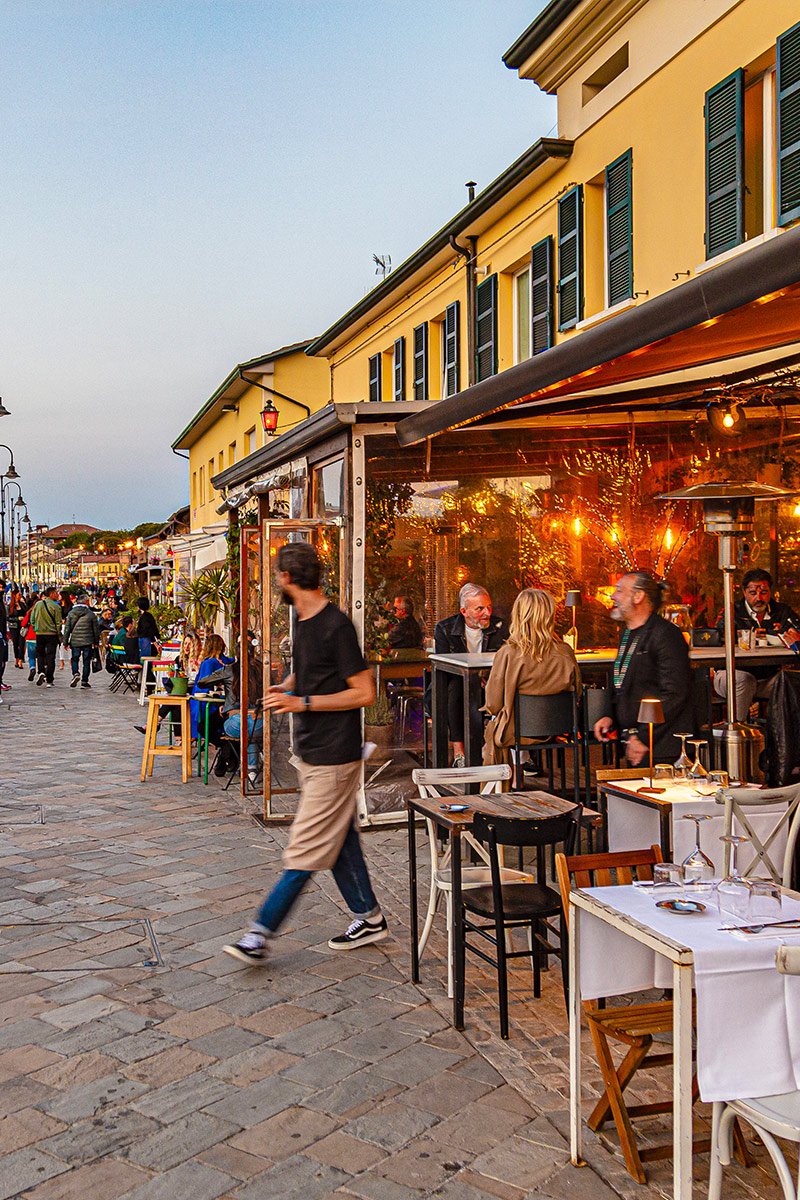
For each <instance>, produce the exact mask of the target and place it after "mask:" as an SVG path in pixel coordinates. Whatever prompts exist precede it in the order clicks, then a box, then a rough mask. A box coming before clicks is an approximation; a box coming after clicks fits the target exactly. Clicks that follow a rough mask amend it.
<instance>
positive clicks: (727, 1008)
mask: <svg viewBox="0 0 800 1200" xmlns="http://www.w3.org/2000/svg"><path fill="white" fill-rule="evenodd" d="M585 890H586V891H587V893H588V894H589V895H596V896H597V898H598V899H599V900H601V901H602V902H603V903H604V904H607V905H609V906H610V907H612V908H614V909H616V910H617V911H618V912H620V913H622V914H624V915H626V916H630V917H633V918H635V920H637V921H638V922H639V923H640V924H642V925H646V926H648V927H649V928H650V929H653V930H655V931H656V932H658V933H660V934H663V935H665V936H666V937H668V938H670V939H671V940H672V941H673V942H678V943H679V944H680V945H681V946H685V947H688V948H689V949H691V950H692V952H693V954H694V963H695V991H696V996H697V1070H698V1083H699V1086H700V1096H701V1098H702V1099H703V1100H705V1101H709V1102H710V1101H712V1100H735V1099H746V1098H747V1097H750V1096H771V1095H775V1094H779V1093H783V1092H789V1091H794V1090H796V1089H798V1088H800V977H792V976H786V975H780V974H779V973H778V971H777V969H776V967H775V951H776V950H777V948H778V946H779V945H781V944H782V943H783V942H786V943H789V944H795V945H796V944H798V943H800V930H798V932H797V933H792V932H791V931H786V930H776V933H775V936H774V938H773V937H764V936H763V935H761V936H759V937H754V938H746V937H745V935H742V934H732V933H726V932H723V931H721V930H720V929H719V926H720V925H723V924H724V925H728V924H736V923H738V924H744V923H745V922H735V921H733V920H732V919H731V918H730V917H729V916H728V915H727V914H722V917H721V916H720V913H719V911H718V909H717V907H716V904H715V902H714V901H713V900H712V899H709V898H708V897H707V896H704V897H702V902H703V903H707V905H708V907H707V909H706V911H705V912H704V913H702V914H700V915H699V916H681V915H677V914H675V913H670V912H667V911H665V910H664V909H660V908H656V906H655V901H656V900H658V899H663V898H664V897H665V893H664V892H663V891H661V890H659V891H658V892H657V893H653V892H650V891H648V890H646V889H642V888H635V887H604V888H587V889H585ZM671 894H672V893H667V895H668V896H669V895H671ZM782 915H783V917H784V919H786V918H793V917H798V918H800V900H794V899H790V898H786V897H784V902H783V914H782ZM580 919H581V937H580V963H581V967H580V976H581V994H582V997H583V999H584V1000H594V999H597V998H598V997H600V996H617V995H622V994H625V993H628V992H637V991H643V990H645V989H646V988H652V987H663V988H668V987H671V986H672V963H671V962H670V961H669V960H668V959H667V958H665V957H664V956H663V955H661V954H657V953H656V952H655V951H654V950H651V949H649V948H648V947H647V946H644V945H642V944H641V943H640V942H636V941H634V940H633V938H631V937H630V936H629V935H628V934H626V933H623V932H622V931H621V930H618V929H615V928H612V926H610V925H608V924H607V923H606V922H605V921H603V920H601V919H600V918H599V917H595V916H593V915H591V914H589V913H586V912H582V913H581V918H580Z"/></svg>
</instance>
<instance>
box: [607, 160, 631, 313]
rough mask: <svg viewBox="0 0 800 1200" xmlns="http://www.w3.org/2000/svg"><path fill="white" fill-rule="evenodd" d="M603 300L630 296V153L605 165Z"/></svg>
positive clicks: (625, 298) (615, 302)
mask: <svg viewBox="0 0 800 1200" xmlns="http://www.w3.org/2000/svg"><path fill="white" fill-rule="evenodd" d="M606 278H607V281H608V282H607V288H606V303H607V304H608V305H609V307H610V306H611V305H614V304H619V303H621V301H623V300H630V298H631V297H632V296H633V153H632V151H630V150H626V151H625V153H624V154H621V155H620V157H619V158H617V159H615V160H614V162H613V163H610V164H609V166H607V167H606Z"/></svg>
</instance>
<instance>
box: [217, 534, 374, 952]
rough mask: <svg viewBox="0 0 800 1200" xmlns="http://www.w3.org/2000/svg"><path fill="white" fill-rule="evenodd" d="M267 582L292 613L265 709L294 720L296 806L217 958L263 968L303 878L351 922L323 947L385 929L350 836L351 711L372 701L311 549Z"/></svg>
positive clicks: (354, 645)
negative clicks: (317, 875)
mask: <svg viewBox="0 0 800 1200" xmlns="http://www.w3.org/2000/svg"><path fill="white" fill-rule="evenodd" d="M277 563H278V570H277V576H276V579H277V583H278V586H279V587H280V588H281V590H282V592H283V599H284V601H285V603H287V604H291V605H293V606H294V609H295V613H296V615H297V625H296V632H295V637H294V646H293V652H292V665H293V668H294V669H293V671H292V674H291V675H289V676H287V678H286V679H284V681H283V683H281V684H279V685H278V686H276V687H271V688H270V689H269V691H268V693H267V695H266V697H265V699H264V708H265V709H266V710H267V711H272V712H277V713H284V712H291V713H295V714H296V717H295V753H296V756H297V758H298V759H299V760H300V761H299V765H298V767H297V772H298V776H299V779H300V804H299V806H298V809H297V815H296V817H295V819H294V822H293V824H292V829H291V833H290V835H289V844H288V846H287V847H286V850H285V851H284V855H283V865H284V868H285V869H284V872H283V874H282V876H281V878H280V879H279V880H278V882H277V883H276V884H275V887H274V888H273V889H272V891H271V892H270V894H269V895H268V896H267V898H266V900H265V901H264V903H263V904H262V906H261V909H260V911H259V913H258V915H257V916H256V919H255V920H254V921H253V923H252V925H251V926H250V931H249V932H248V933H246V934H245V935H244V936H243V937H242V938H241V939H240V940H239V941H238V942H236V944H235V945H231V946H225V947H224V950H225V953H226V954H230V955H232V956H233V957H234V958H238V959H239V960H240V962H245V963H259V962H263V961H264V959H265V958H266V954H267V942H268V940H269V939H270V938H271V937H273V936H274V935H275V934H276V933H277V931H278V929H279V927H280V925H281V924H282V922H283V921H284V920H285V918H286V916H287V915H288V913H289V911H290V909H291V908H292V905H293V904H294V903H295V901H296V900H297V898H298V896H299V895H300V893H301V892H302V890H303V888H304V887H305V885H306V883H307V882H308V880H309V878H310V877H311V874H312V872H314V871H325V870H331V871H332V872H333V877H334V879H335V881H336V885H337V887H338V888H339V891H340V892H341V893H342V896H343V898H344V901H345V903H346V905H347V907H348V908H349V909H350V912H351V914H352V916H353V920H352V923H351V924H350V925H349V927H348V928H347V930H346V931H345V932H344V933H343V934H340V935H339V936H338V937H333V938H331V939H330V941H329V942H328V945H329V946H330V947H331V949H332V950H352V949H355V948H356V947H357V946H365V945H368V944H369V943H370V942H378V941H382V940H383V938H385V937H386V933H387V927H386V921H385V919H384V917H383V916H382V914H381V910H380V907H379V905H378V902H377V900H376V899H375V894H374V892H373V890H372V885H371V883H370V878H369V873H368V871H367V866H366V863H365V862H364V856H363V854H362V851H361V842H360V841H359V837H358V831H357V829H356V827H355V823H354V822H355V814H356V796H357V792H358V786H359V782H360V779H361V750H362V743H361V714H360V711H359V710H360V709H362V708H363V707H364V706H365V705H368V704H371V703H372V702H373V700H374V699H375V684H374V682H373V679H372V674H371V672H370V671H369V670H368V668H367V664H366V662H365V661H364V656H363V654H362V653H361V649H360V647H359V645H358V639H357V637H356V631H355V629H354V628H353V625H352V622H351V621H350V620H349V619H348V618H347V617H346V616H345V615H344V613H342V612H340V611H339V609H338V608H336V607H335V606H334V605H333V604H329V603H328V601H327V600H326V599H325V597H324V596H323V594H322V592H321V591H320V588H319V582H320V563H319V558H318V557H317V553H316V551H315V550H314V548H313V547H312V546H309V545H308V544H307V543H304V542H295V543H292V544H290V545H288V546H282V547H281V549H280V550H279V551H278V560H277Z"/></svg>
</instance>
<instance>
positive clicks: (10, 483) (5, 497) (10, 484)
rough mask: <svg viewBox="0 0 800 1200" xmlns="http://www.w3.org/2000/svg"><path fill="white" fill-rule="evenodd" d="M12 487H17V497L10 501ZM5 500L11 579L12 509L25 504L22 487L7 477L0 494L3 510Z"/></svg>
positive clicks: (12, 551)
mask: <svg viewBox="0 0 800 1200" xmlns="http://www.w3.org/2000/svg"><path fill="white" fill-rule="evenodd" d="M12 487H15V488H16V489H17V491H18V492H19V496H18V498H17V499H16V500H14V501H12V500H11V497H10V489H11V488H12ZM6 501H8V526H9V535H10V536H9V543H10V549H9V556H8V562H9V567H10V570H11V577H12V579H13V578H14V509H15V507H16V506H17V505H18V504H23V505H24V504H25V501H24V500H23V499H22V488H21V487H20V486H19V484H18V483H17V482H16V481H15V480H13V479H9V481H8V483H7V484H6V485H5V487H4V488H3V494H2V496H0V506H2V510H3V512H5V507H6ZM3 550H4V551H5V547H3Z"/></svg>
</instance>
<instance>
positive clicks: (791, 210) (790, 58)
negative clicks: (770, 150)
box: [776, 24, 800, 225]
mask: <svg viewBox="0 0 800 1200" xmlns="http://www.w3.org/2000/svg"><path fill="white" fill-rule="evenodd" d="M777 63H778V68H777V76H776V86H777V96H776V105H777V148H778V156H777V157H778V164H777V171H778V187H777V198H778V213H777V217H778V224H779V225H788V224H789V222H790V221H795V220H797V218H798V217H800V24H797V25H794V26H793V27H792V28H791V29H788V30H787V31H786V33H783V34H781V36H780V37H779V38H778V49H777Z"/></svg>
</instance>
